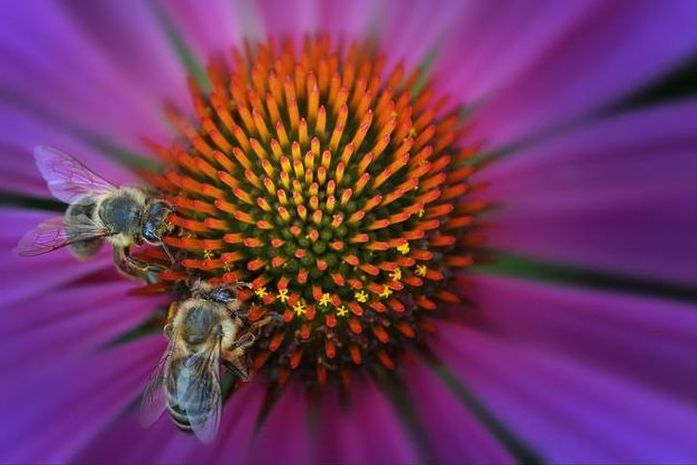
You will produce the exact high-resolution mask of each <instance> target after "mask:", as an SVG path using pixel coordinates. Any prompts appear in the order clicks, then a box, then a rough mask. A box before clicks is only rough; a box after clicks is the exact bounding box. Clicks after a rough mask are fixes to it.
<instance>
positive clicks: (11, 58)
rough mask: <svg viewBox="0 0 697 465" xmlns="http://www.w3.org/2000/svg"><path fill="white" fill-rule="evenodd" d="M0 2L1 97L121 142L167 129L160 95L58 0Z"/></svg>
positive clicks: (136, 143) (134, 142)
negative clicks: (113, 59) (114, 58)
mask: <svg viewBox="0 0 697 465" xmlns="http://www.w3.org/2000/svg"><path fill="white" fill-rule="evenodd" d="M0 8H1V9H0V68H2V69H3V73H2V75H1V76H0V95H1V96H2V98H3V99H5V100H7V101H10V102H14V103H15V104H17V105H23V106H25V107H30V108H32V111H34V112H36V113H38V114H40V115H43V116H47V115H51V116H52V117H54V118H59V119H60V120H61V121H63V122H64V123H65V124H66V125H72V126H74V127H79V128H80V129H83V130H85V129H86V130H88V131H89V132H91V133H95V134H100V135H101V136H105V137H109V138H112V139H116V140H118V142H119V143H120V144H122V145H126V146H131V147H134V146H135V147H137V146H139V144H140V141H139V137H141V136H143V135H148V136H150V137H153V138H159V137H162V135H163V134H166V133H167V130H166V129H165V127H164V124H163V121H162V119H161V118H160V113H161V107H160V103H161V102H159V101H158V99H157V98H153V97H154V96H152V95H148V94H147V93H146V92H144V91H143V88H141V87H140V86H139V84H138V82H137V81H129V78H128V76H127V74H126V69H125V68H119V67H116V66H115V65H114V64H113V63H110V62H109V61H108V60H107V59H106V57H105V56H103V54H102V53H100V51H99V50H98V49H96V48H95V47H94V42H93V41H91V40H90V39H89V38H88V37H86V36H85V34H84V32H83V31H81V30H80V28H79V27H78V25H77V24H76V22H75V20H74V19H72V18H70V16H69V15H68V13H67V12H66V11H65V10H64V9H63V8H62V7H61V6H60V5H59V4H57V3H55V2H47V1H43V0H28V1H27V2H22V3H12V4H9V3H4V4H3V5H2V7H0ZM86 83H88V85H86ZM155 97H156V96H155Z"/></svg>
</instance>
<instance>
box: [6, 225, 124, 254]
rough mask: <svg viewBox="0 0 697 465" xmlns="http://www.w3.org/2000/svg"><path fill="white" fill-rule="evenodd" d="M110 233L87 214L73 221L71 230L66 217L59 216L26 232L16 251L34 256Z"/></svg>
mask: <svg viewBox="0 0 697 465" xmlns="http://www.w3.org/2000/svg"><path fill="white" fill-rule="evenodd" d="M109 235H110V232H109V231H108V230H107V229H106V228H104V227H103V226H100V225H98V224H96V223H95V222H94V221H93V220H92V219H90V218H88V217H86V216H81V217H80V221H77V222H74V223H73V222H71V224H70V231H68V230H67V229H66V224H65V219H64V218H63V217H62V216H58V217H54V218H49V219H47V220H45V221H44V222H42V223H40V224H39V225H38V226H37V227H36V228H34V229H32V230H31V231H28V232H27V233H26V234H24V236H23V237H22V238H21V239H20V240H19V243H18V244H17V247H16V248H15V253H16V254H17V255H20V256H22V257H34V256H36V255H43V254H45V253H48V252H53V251H54V250H57V249H60V248H61V247H65V246H66V245H70V244H73V243H75V242H81V241H87V240H90V239H97V238H101V237H106V236H109Z"/></svg>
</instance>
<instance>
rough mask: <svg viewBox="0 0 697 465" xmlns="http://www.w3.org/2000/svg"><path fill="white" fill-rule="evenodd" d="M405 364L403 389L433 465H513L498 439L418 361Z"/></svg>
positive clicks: (430, 370) (511, 459)
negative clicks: (406, 393) (414, 411)
mask: <svg viewBox="0 0 697 465" xmlns="http://www.w3.org/2000/svg"><path fill="white" fill-rule="evenodd" d="M409 362H411V363H408V364H407V360H405V361H404V363H405V365H404V367H403V370H404V373H405V379H404V382H405V388H406V390H407V392H408V393H409V398H410V399H411V400H412V402H411V406H412V407H413V408H414V409H415V410H416V412H417V414H418V421H419V424H420V425H422V428H423V431H424V433H425V435H426V438H425V440H426V441H428V444H429V445H430V446H431V448H432V449H433V453H434V454H435V455H434V457H432V460H434V461H435V462H436V463H453V464H456V463H470V464H471V463H515V459H514V458H513V457H511V455H510V454H509V452H508V451H506V449H504V448H503V446H502V444H501V443H500V442H499V440H498V439H497V438H496V437H494V436H492V434H491V432H490V431H488V430H487V429H486V428H485V427H484V425H483V424H482V423H481V421H480V420H479V419H477V418H476V417H474V416H473V415H472V412H471V411H469V410H468V408H467V407H466V406H464V405H463V404H462V402H461V401H460V400H459V399H458V398H457V397H455V395H454V394H453V393H452V392H451V391H450V390H448V388H447V387H446V386H445V385H444V384H443V381H442V380H441V379H439V378H438V377H437V376H436V375H435V374H434V372H433V370H432V369H430V368H429V367H427V366H426V365H425V364H424V363H423V361H421V360H409Z"/></svg>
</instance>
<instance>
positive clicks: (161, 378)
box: [139, 340, 176, 427]
mask: <svg viewBox="0 0 697 465" xmlns="http://www.w3.org/2000/svg"><path fill="white" fill-rule="evenodd" d="M175 350H176V346H175V343H174V342H173V341H172V340H170V341H169V344H168V345H167V350H165V353H164V355H163V356H162V358H161V359H160V361H159V362H157V365H156V366H155V369H154V370H153V371H152V373H151V374H150V378H149V379H148V384H147V385H146V386H145V391H144V392H143V397H142V398H141V399H140V411H139V419H140V424H141V425H143V426H145V427H147V426H150V425H152V424H153V423H155V422H156V421H157V419H158V418H160V415H162V412H164V411H165V409H166V408H167V393H166V392H165V381H166V377H167V371H168V369H169V368H168V367H169V363H170V360H171V359H172V354H173V353H174V352H175Z"/></svg>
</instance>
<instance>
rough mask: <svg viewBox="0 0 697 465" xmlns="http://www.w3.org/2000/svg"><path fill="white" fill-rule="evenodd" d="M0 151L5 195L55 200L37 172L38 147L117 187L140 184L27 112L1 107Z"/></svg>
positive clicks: (99, 155) (68, 136)
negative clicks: (68, 157)
mask: <svg viewBox="0 0 697 465" xmlns="http://www.w3.org/2000/svg"><path fill="white" fill-rule="evenodd" d="M0 122H2V125H0V147H2V148H3V150H2V167H3V169H2V172H0V186H2V190H5V191H13V192H14V191H19V192H23V193H26V194H31V195H35V196H42V197H47V198H51V197H52V196H51V194H50V193H49V192H48V189H47V188H46V182H45V181H44V179H43V178H42V177H41V174H40V173H39V170H38V169H37V168H36V164H35V163H34V158H33V157H32V152H33V150H34V147H36V146H37V145H51V146H54V147H57V148H60V149H61V150H63V151H65V152H68V153H70V154H72V155H74V156H75V157H76V158H78V159H79V160H80V161H81V162H83V163H84V164H85V165H86V166H87V167H88V168H89V169H91V170H92V171H94V172H95V173H98V174H99V175H101V176H102V177H105V178H106V179H108V180H109V181H112V182H113V183H115V184H136V183H137V181H136V178H135V176H134V174H133V173H132V172H131V171H129V170H127V169H126V168H124V167H123V166H120V165H117V164H116V163H115V162H113V161H111V160H109V159H107V158H106V157H105V156H104V154H102V153H99V152H95V151H94V149H92V148H90V147H88V146H86V145H85V143H84V142H82V141H80V140H78V139H77V138H75V137H73V136H71V135H70V134H69V133H68V131H66V130H65V129H64V128H60V127H57V126H56V125H54V124H50V123H47V122H46V121H43V120H40V119H38V118H36V117H35V116H32V115H30V114H28V113H27V112H26V111H24V110H20V109H17V108H13V107H9V106H7V105H5V104H2V103H0Z"/></svg>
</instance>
